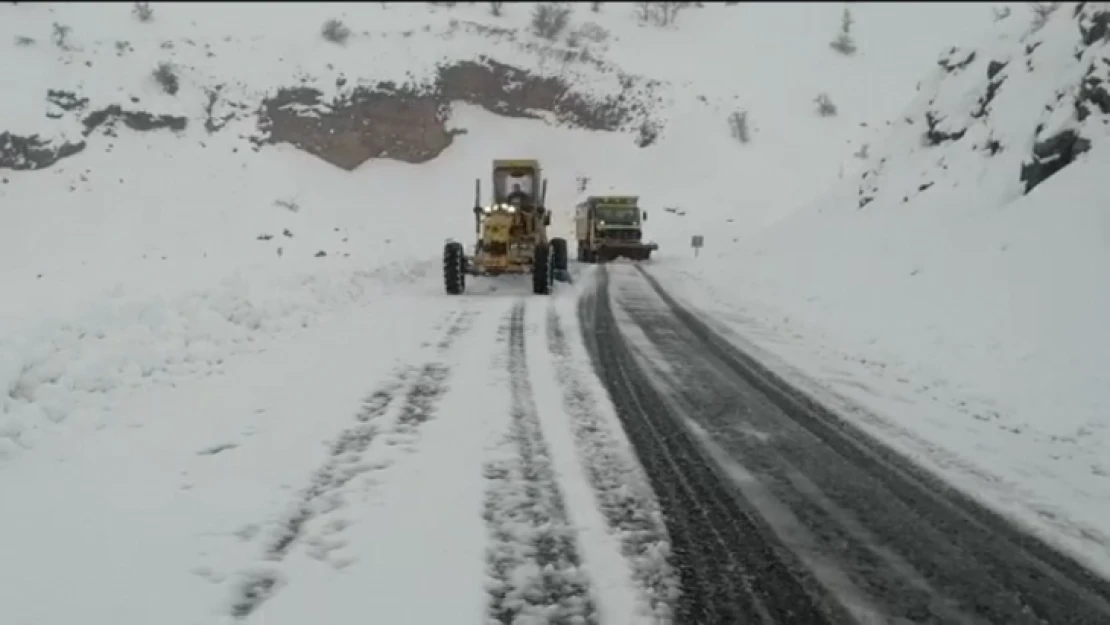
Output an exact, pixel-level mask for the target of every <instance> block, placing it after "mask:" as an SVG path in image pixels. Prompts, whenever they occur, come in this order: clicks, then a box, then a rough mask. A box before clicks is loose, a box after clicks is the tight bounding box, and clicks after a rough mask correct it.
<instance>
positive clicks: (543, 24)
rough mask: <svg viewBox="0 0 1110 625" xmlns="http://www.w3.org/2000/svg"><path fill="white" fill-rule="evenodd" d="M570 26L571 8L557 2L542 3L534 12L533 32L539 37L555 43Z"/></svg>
mask: <svg viewBox="0 0 1110 625" xmlns="http://www.w3.org/2000/svg"><path fill="white" fill-rule="evenodd" d="M568 24H570V7H569V6H565V5H563V4H560V3H555V2H541V3H539V4H537V5H536V8H535V9H533V10H532V32H533V33H535V34H536V36H537V37H542V38H544V39H547V40H548V41H555V40H556V39H558V38H559V35H561V34H563V31H564V30H566V28H567V25H568Z"/></svg>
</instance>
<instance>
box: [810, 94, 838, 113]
mask: <svg viewBox="0 0 1110 625" xmlns="http://www.w3.org/2000/svg"><path fill="white" fill-rule="evenodd" d="M813 102H814V103H815V104H817V114H818V115H820V116H821V117H834V116H835V115H836V113H837V109H836V105H835V104H833V101H832V98H830V97H829V94H827V93H819V94H817V97H816V98H814V99H813Z"/></svg>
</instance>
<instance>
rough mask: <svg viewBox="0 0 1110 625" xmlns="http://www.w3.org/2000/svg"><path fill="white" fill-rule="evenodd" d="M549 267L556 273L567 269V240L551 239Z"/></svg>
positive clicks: (564, 271)
mask: <svg viewBox="0 0 1110 625" xmlns="http://www.w3.org/2000/svg"><path fill="white" fill-rule="evenodd" d="M551 269H552V270H553V271H554V272H556V273H560V272H561V273H566V271H567V240H566V239H559V238H555V239H551Z"/></svg>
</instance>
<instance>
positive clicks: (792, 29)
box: [0, 3, 989, 452]
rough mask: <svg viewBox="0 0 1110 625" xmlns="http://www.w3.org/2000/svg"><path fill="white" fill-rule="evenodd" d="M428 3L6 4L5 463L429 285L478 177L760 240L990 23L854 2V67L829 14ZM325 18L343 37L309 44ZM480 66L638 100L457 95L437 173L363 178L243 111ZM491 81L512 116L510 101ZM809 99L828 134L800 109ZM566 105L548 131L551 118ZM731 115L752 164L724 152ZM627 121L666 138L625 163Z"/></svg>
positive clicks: (674, 237) (656, 221) (632, 150)
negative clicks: (108, 409) (541, 12)
mask: <svg viewBox="0 0 1110 625" xmlns="http://www.w3.org/2000/svg"><path fill="white" fill-rule="evenodd" d="M433 4H435V3H424V4H403V3H397V4H394V3H364V4H337V5H329V4H323V3H313V4H277V3H275V4H253V5H227V6H223V5H221V6H216V5H204V4H199V5H193V4H175V3H158V4H155V5H152V6H151V9H152V13H151V14H150V15H147V16H143V15H142V12H141V10H139V9H138V8H137V7H138V5H135V6H132V5H127V4H116V5H92V4H89V5H85V4H79V3H19V4H18V5H11V4H5V5H3V6H2V7H0V40H6V41H5V43H4V45H6V46H7V47H6V48H5V50H6V52H5V54H4V56H3V58H4V61H3V62H2V64H0V70H2V74H0V86H2V87H3V91H4V94H5V97H4V98H3V100H2V101H0V133H4V134H3V135H0V136H2V137H3V138H2V140H0V147H3V148H4V150H5V152H4V154H6V155H7V156H5V158H6V159H7V160H6V161H5V166H6V167H8V168H9V169H6V170H4V171H2V172H0V175H2V180H3V184H0V203H2V206H3V211H2V213H0V250H3V252H2V253H3V254H4V256H3V258H4V262H3V263H2V264H0V278H2V280H3V282H4V284H5V306H4V307H3V312H2V314H0V322H2V323H3V328H4V332H3V333H0V363H2V364H0V380H2V382H0V385H2V386H3V387H4V388H7V389H8V392H7V393H6V394H5V396H4V398H3V411H4V415H5V417H4V424H3V426H2V428H3V432H5V434H4V437H3V440H4V441H5V442H4V444H3V448H4V449H5V450H6V452H14V451H15V450H18V449H19V448H22V447H27V446H30V445H32V444H33V442H34V441H35V440H36V439H37V438H39V437H41V436H42V435H43V434H44V433H45V432H48V431H64V427H63V428H61V429H60V430H59V425H58V424H60V423H62V422H65V421H66V420H67V419H69V417H70V416H71V415H72V414H73V413H75V412H76V408H77V407H78V406H81V407H83V408H87V407H89V406H90V405H96V404H97V403H98V402H100V401H101V400H102V399H103V393H105V392H107V391H110V390H111V389H113V388H115V387H116V386H117V385H119V384H124V383H125V381H126V384H140V383H143V381H144V380H147V379H149V378H152V377H153V378H157V377H158V376H159V375H160V372H172V371H181V370H188V369H194V368H195V369H198V370H204V369H205V368H206V367H208V365H207V364H206V363H209V362H217V361H219V360H220V358H221V357H222V356H223V355H225V354H226V353H227V350H228V349H232V347H233V346H234V345H236V344H240V343H243V342H247V341H251V340H254V338H256V337H257V336H259V335H258V333H259V332H260V331H262V332H265V331H268V330H271V329H275V328H276V329H280V328H284V327H286V326H294V327H298V326H303V325H307V324H309V323H310V322H311V318H312V317H313V315H314V313H313V314H310V313H309V312H308V311H317V312H323V311H324V310H326V309H328V308H329V307H330V306H332V305H334V304H337V303H343V302H350V301H351V300H359V299H360V298H367V297H370V298H372V297H373V294H374V293H376V292H377V289H378V285H379V283H380V279H379V276H382V277H383V278H381V279H389V280H395V279H401V280H405V279H408V278H410V277H411V275H413V274H414V273H415V275H419V276H423V277H424V278H425V279H427V280H434V279H435V276H434V275H426V274H425V273H422V272H424V271H426V270H427V269H428V268H429V267H431V268H432V269H433V274H434V273H435V270H434V267H435V265H434V262H433V263H432V264H431V265H420V264H419V263H420V262H421V261H423V260H426V259H429V258H433V257H434V256H435V254H436V253H437V251H438V248H439V246H440V243H441V242H442V241H443V239H444V238H446V237H465V236H467V235H468V233H469V232H470V229H471V227H472V224H471V221H470V219H471V218H470V214H469V211H468V209H467V207H468V206H469V205H470V202H471V199H470V190H471V188H472V186H471V184H472V183H471V181H472V180H473V178H474V177H484V175H485V174H486V169H487V167H488V162H489V161H490V159H492V158H498V157H504V156H513V155H517V156H522V155H523V156H537V157H539V158H540V159H542V160H543V161H544V163H545V164H546V165H547V173H548V175H549V177H550V179H551V181H552V188H551V192H550V193H551V196H552V204H553V206H555V209H556V216H555V224H554V226H555V228H556V230H557V231H558V232H560V233H562V234H564V235H565V234H567V233H568V232H569V219H568V218H567V216H568V214H569V210H570V207H572V206H573V204H574V202H575V200H576V198H577V197H578V196H579V191H578V189H579V183H580V182H585V183H587V184H588V191H587V192H591V191H605V190H613V191H618V192H635V193H639V194H640V195H641V196H643V197H644V198H645V202H646V207H647V208H648V209H649V211H650V213H651V217H652V218H653V219H651V220H650V223H649V225H650V226H651V227H650V235H651V236H654V238H656V239H657V240H658V241H660V242H661V243H662V244H663V249H664V251H665V252H670V251H673V250H676V249H680V248H681V245H682V244H683V243H684V242H685V239H686V238H687V237H688V236H689V234H691V233H693V232H704V231H710V232H713V233H714V234H713V236H714V237H715V238H724V237H729V236H732V235H733V234H735V235H736V236H741V235H746V234H751V233H752V232H755V231H756V230H758V228H759V227H760V226H761V225H764V224H767V223H771V222H772V221H774V220H775V219H777V218H779V217H781V216H782V215H783V214H785V212H786V211H787V209H789V208H790V207H792V206H794V205H797V204H798V203H800V202H803V201H804V200H807V199H808V198H811V197H815V196H816V195H817V194H818V193H819V192H820V191H821V189H822V188H823V187H825V186H826V185H827V184H828V183H831V182H832V181H834V180H835V179H836V176H837V175H838V171H839V170H840V169H841V168H842V167H843V166H844V163H846V162H847V163H848V164H849V166H850V164H851V163H852V162H854V161H855V160H856V159H854V158H853V157H851V156H850V155H851V153H852V152H853V151H856V150H857V149H858V148H859V145H860V142H861V141H863V140H865V139H866V136H865V134H864V135H861V134H860V133H861V132H863V133H866V132H867V131H868V130H869V129H872V128H874V127H875V125H876V124H881V121H876V120H883V119H888V118H890V116H891V115H893V113H894V112H895V111H897V110H898V108H900V107H901V106H902V104H903V103H904V101H905V99H906V97H907V96H906V94H907V93H908V92H909V89H910V87H911V86H912V82H913V80H914V78H912V76H914V75H915V74H916V70H917V68H918V67H920V66H921V65H922V64H924V63H927V62H928V61H929V59H931V58H932V57H933V56H934V55H935V52H936V50H937V49H939V48H941V47H943V46H945V45H949V44H950V43H952V42H956V41H960V40H962V39H964V38H966V36H968V35H969V33H973V32H977V31H978V30H980V29H981V26H980V24H986V23H989V20H988V16H987V15H986V13H985V11H984V10H983V8H982V7H978V8H976V7H971V8H965V7H956V6H949V5H928V6H927V5H900V6H894V5H866V6H859V7H856V8H854V9H853V14H854V16H855V22H854V24H853V25H852V34H853V37H854V40H855V45H856V47H857V48H858V49H857V51H856V52H855V54H854V55H853V56H845V55H842V54H839V53H837V52H835V51H833V50H831V49H830V47H829V42H830V41H831V40H833V39H834V37H836V35H837V32H838V30H839V29H840V27H841V18H842V14H841V7H839V6H835V5H814V6H809V5H771V4H752V5H736V6H725V5H707V6H705V7H704V8H693V7H691V8H688V9H687V10H684V11H682V12H680V13H679V14H678V16H677V18H676V19H675V22H674V23H673V24H671V25H668V26H666V27H662V26H659V25H657V24H654V23H651V21H650V20H649V21H648V23H643V21H642V20H640V19H639V18H638V15H637V11H638V7H637V6H634V5H620V4H613V5H609V4H606V3H601V5H600V7H599V8H598V10H597V11H596V12H595V11H593V10H591V5H589V4H576V5H572V6H571V7H570V9H571V13H570V24H569V26H568V27H567V30H566V31H565V32H563V33H562V34H560V35H559V37H557V38H556V39H557V40H556V41H554V42H551V41H547V40H545V39H543V38H540V37H538V36H536V34H535V33H534V32H532V30H530V28H529V21H530V18H531V12H532V10H533V7H531V6H528V5H506V6H504V7H503V8H502V11H501V13H502V14H501V15H499V16H494V15H492V14H491V10H490V5H488V4H486V3H467V4H461V3H460V4H458V5H456V6H453V7H447V6H433ZM442 4H444V3H440V5H442ZM969 16H975V19H969ZM147 18H148V19H147ZM329 19H338V20H340V21H341V22H342V25H343V27H345V28H347V29H348V30H349V32H348V33H347V37H346V39H345V40H344V41H342V42H340V43H336V42H334V41H329V40H328V39H327V38H326V37H324V36H323V35H322V31H321V27H322V26H323V25H324V24H325V22H326V20H329ZM333 38H334V37H333ZM895 49H896V50H898V54H891V53H890V51H891V50H895ZM482 55H487V57H488V58H491V59H493V60H494V61H496V62H502V63H510V64H513V65H514V66H515V67H517V68H519V69H520V71H523V72H532V75H535V76H540V77H554V78H556V79H560V80H563V81H564V84H567V85H571V86H572V87H573V90H574V91H573V93H576V94H579V95H578V96H577V97H578V98H579V100H581V99H589V98H594V100H595V101H596V102H602V103H604V102H607V100H605V98H610V97H615V96H616V94H623V95H622V96H621V97H622V98H624V100H622V102H633V103H636V104H637V106H638V108H637V107H632V112H631V113H628V114H627V115H625V116H624V117H621V118H620V119H619V120H618V121H620V120H624V122H626V125H627V124H631V125H632V126H633V127H632V128H631V130H630V131H629V132H622V131H618V132H598V131H591V130H588V129H574V128H567V127H566V125H565V124H564V125H546V124H544V123H541V122H537V121H530V120H524V119H506V118H505V117H500V116H497V115H493V114H491V113H489V112H487V111H485V110H482V109H483V107H485V108H488V107H489V105H490V100H489V98H487V99H485V100H483V99H482V98H481V97H470V96H467V95H466V94H464V96H466V98H469V99H470V100H472V103H469V104H467V103H460V102H459V101H450V102H447V103H446V104H448V105H450V106H451V108H452V110H451V112H450V115H449V117H448V118H447V119H446V121H445V122H444V125H445V126H446V127H448V129H464V130H465V131H466V134H459V135H455V136H454V137H453V138H451V137H449V136H448V137H447V139H445V140H448V141H449V142H450V145H449V146H448V147H446V149H444V150H443V152H442V153H441V154H440V155H439V156H438V157H436V158H434V159H432V160H431V161H429V162H427V163H425V164H415V163H408V162H398V161H396V160H391V159H372V160H370V161H368V162H366V163H364V164H363V165H362V166H361V167H359V168H358V169H355V170H354V171H344V170H343V169H340V168H338V167H335V166H333V165H331V164H329V163H327V162H325V161H324V160H321V159H319V158H316V157H314V156H310V155H309V154H308V153H306V152H304V151H301V150H298V149H295V148H294V147H292V146H290V145H289V144H287V143H282V142H279V143H277V144H268V143H266V142H265V139H264V137H263V135H264V134H265V132H263V131H262V130H260V126H261V125H260V122H259V119H260V115H259V114H258V109H259V107H260V105H261V104H262V103H263V102H264V101H266V98H268V97H273V96H274V95H275V94H276V93H277V92H278V91H279V90H280V89H283V88H290V87H306V88H312V89H316V90H318V92H319V98H320V99H321V101H325V102H327V101H333V102H334V101H335V100H334V98H337V97H339V98H342V97H343V94H348V95H349V93H350V92H351V91H352V90H354V89H357V88H358V87H359V86H367V85H380V84H381V83H382V81H393V82H395V83H397V84H411V85H421V84H426V83H427V82H428V81H434V80H435V78H436V76H437V73H436V72H437V71H440V72H441V70H442V68H443V67H444V64H449V63H453V62H458V61H473V60H476V59H481V58H482ZM164 64H169V70H168V72H169V73H170V74H172V75H173V76H176V82H174V85H173V86H174V87H175V88H169V87H168V86H167V84H168V83H167V80H166V76H165V75H164V73H159V72H158V71H156V70H158V68H160V67H161V66H162V65H164ZM437 68H438V69H437ZM438 75H439V76H442V73H441V74H438ZM483 75H485V74H483ZM442 82H443V81H440V83H439V88H440V89H441V91H440V92H439V93H438V95H439V96H442V97H447V96H449V95H451V93H458V92H462V91H465V89H462V88H461V87H459V86H458V85H454V87H453V88H454V91H452V92H451V93H448V94H446V95H444V94H443V93H442V84H441V83H442ZM464 86H465V85H464ZM490 89H491V91H492V92H493V98H494V100H496V99H497V98H498V97H500V98H501V100H500V101H499V102H500V103H504V102H506V101H509V102H510V104H512V97H510V96H511V95H512V94H511V93H510V94H509V95H506V93H508V92H509V91H511V90H512V85H510V86H509V87H504V86H503V85H502V86H501V87H498V86H497V85H494V86H493V87H490ZM533 91H534V90H533ZM171 92H172V93H171ZM821 92H827V93H828V94H829V95H830V97H831V98H832V100H833V101H834V103H835V104H836V106H837V107H838V110H839V114H838V115H837V116H833V117H821V116H819V115H817V114H816V113H815V111H814V104H813V99H814V97H815V95H816V94H817V93H821ZM518 95H519V94H518ZM562 97H563V100H561V101H559V102H557V103H556V104H555V105H553V106H554V108H555V109H557V110H556V113H554V114H559V113H561V114H564V118H566V115H567V114H570V113H573V111H570V113H568V111H567V110H566V107H567V105H566V102H567V101H568V100H567V97H566V96H562ZM464 99H465V98H464ZM496 103H497V102H495V104H496ZM527 104H528V101H527V99H525V101H524V103H523V104H521V106H526V105H527ZM336 106H338V105H336ZM560 106H561V107H563V108H559V107H560ZM621 106H623V105H621V104H618V105H613V106H611V107H610V108H609V109H605V110H608V111H612V110H617V109H620V107H621ZM614 107H615V108H614ZM325 108H326V107H325ZM302 109H303V107H302ZM302 109H296V110H302ZM621 110H623V109H621ZM741 110H743V111H747V112H748V119H749V131H750V135H751V140H750V143H748V144H740V143H738V142H737V141H735V140H734V139H733V138H732V137H730V135H729V123H728V116H729V115H730V114H732V113H734V112H737V111H741ZM539 114H540V115H541V116H548V117H550V116H551V115H552V114H553V113H551V112H550V111H549V112H544V111H539ZM571 117H572V118H573V115H571ZM384 119H386V120H388V119H390V118H389V117H386V118H384ZM310 121H311V120H310ZM433 121H434V120H433ZM572 121H573V119H572ZM383 123H385V122H383ZM421 123H423V122H421ZM645 124H646V125H647V127H648V130H649V131H650V132H649V134H652V133H654V134H656V135H657V137H656V138H655V141H654V143H652V144H651V145H650V146H648V147H639V145H638V143H639V144H642V143H643V141H640V140H641V139H642V138H643V134H644V128H643V126H644V125H645ZM862 124H868V126H867V127H866V128H861V125H862ZM579 125H581V124H579ZM587 125H588V123H587ZM609 125H610V126H612V124H609ZM387 126H388V124H386V126H382V127H387ZM275 132H276V131H275ZM432 134H435V133H434V132H433V133H432ZM444 136H446V135H444ZM272 138H273V137H271V139H272ZM260 142H261V143H260ZM441 146H442V144H441ZM339 147H340V148H342V146H339ZM418 147H419V146H418ZM418 151H419V150H418ZM413 158H416V157H413ZM421 158H423V157H421ZM36 159H37V162H38V163H40V164H42V165H43V166H42V167H41V168H30V169H28V167H32V165H33V163H34V162H35V161H36ZM13 167H14V168H15V169H10V168H13ZM587 179H588V181H587ZM667 206H678V207H680V209H681V210H680V213H682V214H681V215H680V214H679V213H671V212H667V211H663V210H659V209H660V208H662V207H667ZM414 268H415V269H414ZM136 328H143V329H142V331H141V332H139V331H138V330H136ZM137 332H138V334H136V333H137ZM182 336H185V337H189V338H186V339H185V340H184V345H186V346H187V347H186V351H185V352H184V353H182V351H181V349H182V338H181V337H182ZM136 344H141V345H142V350H141V351H139V352H136V351H135V348H134V346H135V345H136ZM137 354H138V355H137ZM190 363H192V364H190ZM43 416H45V417H46V419H43V418H42V417H43Z"/></svg>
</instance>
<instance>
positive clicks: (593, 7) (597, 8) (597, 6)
mask: <svg viewBox="0 0 1110 625" xmlns="http://www.w3.org/2000/svg"><path fill="white" fill-rule="evenodd" d="M590 10H591V11H593V12H594V13H600V12H601V3H600V2H591V3H590Z"/></svg>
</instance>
